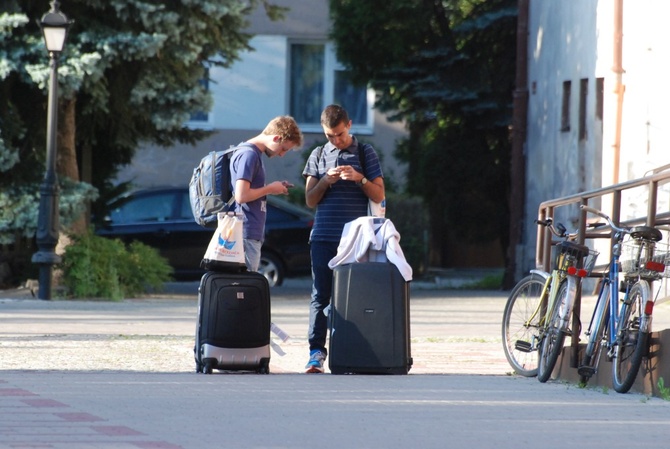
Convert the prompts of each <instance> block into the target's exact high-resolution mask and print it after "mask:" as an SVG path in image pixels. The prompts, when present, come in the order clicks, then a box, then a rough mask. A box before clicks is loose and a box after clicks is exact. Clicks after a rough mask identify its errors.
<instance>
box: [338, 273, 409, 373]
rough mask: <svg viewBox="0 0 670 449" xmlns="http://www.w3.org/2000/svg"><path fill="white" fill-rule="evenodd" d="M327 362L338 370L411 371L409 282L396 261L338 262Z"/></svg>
mask: <svg viewBox="0 0 670 449" xmlns="http://www.w3.org/2000/svg"><path fill="white" fill-rule="evenodd" d="M333 273H334V274H333V277H334V278H333V300H332V302H331V310H330V343H329V351H328V367H329V368H330V372H331V373H333V374H346V373H360V374H407V373H408V372H409V370H410V368H411V366H412V357H411V351H410V331H409V283H408V282H406V281H405V279H404V278H403V277H402V275H401V274H400V272H399V271H398V268H397V267H396V266H395V265H393V264H391V263H384V262H361V263H352V264H348V265H340V266H337V267H335V269H334V271H333Z"/></svg>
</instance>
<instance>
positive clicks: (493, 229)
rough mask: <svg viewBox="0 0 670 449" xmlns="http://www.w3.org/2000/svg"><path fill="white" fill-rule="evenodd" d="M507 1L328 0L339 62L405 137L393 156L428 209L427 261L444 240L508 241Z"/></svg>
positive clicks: (441, 258)
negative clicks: (401, 122)
mask: <svg viewBox="0 0 670 449" xmlns="http://www.w3.org/2000/svg"><path fill="white" fill-rule="evenodd" d="M515 4H516V2H515V1H512V0H414V1H407V0H384V1H383V2H382V1H380V0H368V1H365V2H361V1H356V0H330V7H331V16H332V19H333V29H332V33H331V34H332V37H333V39H334V40H335V42H336V44H337V56H338V59H339V60H341V61H343V62H344V63H345V65H346V66H347V67H348V69H349V70H350V71H351V74H352V77H353V78H354V79H355V80H356V81H358V82H360V83H367V84H369V85H370V86H372V87H373V88H374V89H375V91H376V92H377V104H376V106H377V107H378V108H380V109H381V110H383V111H387V112H390V113H391V115H392V117H394V118H396V119H400V120H404V121H405V123H406V124H407V126H408V129H409V131H410V135H409V138H408V139H407V140H406V141H405V142H403V143H401V144H400V145H399V147H398V150H397V153H396V155H397V156H398V157H399V158H400V159H402V160H404V161H406V162H407V163H408V166H409V170H408V190H409V192H410V193H413V194H416V195H419V196H421V197H423V198H424V200H425V202H426V204H427V205H428V209H429V211H430V215H431V239H432V242H433V245H432V246H433V247H434V248H437V251H436V252H435V253H434V254H433V255H432V259H433V260H432V262H433V263H437V264H441V263H443V262H445V263H448V262H449V256H448V255H447V254H446V253H447V247H448V244H449V242H450V241H455V240H467V241H471V242H482V241H493V240H495V239H497V238H498V239H500V241H501V243H502V245H505V244H506V241H507V238H508V236H507V234H508V232H507V229H508V224H507V217H508V210H507V204H508V198H507V194H508V190H509V189H508V185H509V154H510V150H511V146H510V141H509V135H508V134H509V131H508V129H509V126H510V124H511V117H512V91H513V88H514V63H515V36H516V34H515V33H516V8H515ZM451 261H452V263H453V262H454V259H453V258H452V259H451Z"/></svg>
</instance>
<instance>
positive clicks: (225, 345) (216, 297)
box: [194, 271, 270, 374]
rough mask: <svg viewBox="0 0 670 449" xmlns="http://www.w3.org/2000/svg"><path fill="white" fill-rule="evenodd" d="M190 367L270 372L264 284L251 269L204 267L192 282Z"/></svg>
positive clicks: (267, 300)
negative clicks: (194, 301) (194, 312)
mask: <svg viewBox="0 0 670 449" xmlns="http://www.w3.org/2000/svg"><path fill="white" fill-rule="evenodd" d="M194 352H195V368H196V372H199V373H200V372H202V373H205V374H210V373H211V372H212V370H214V369H217V370H247V371H256V372H258V373H263V374H267V373H269V372H270V286H269V284H268V281H267V279H266V278H265V277H264V276H263V275H261V274H260V273H256V272H245V273H219V272H213V271H208V272H207V273H205V274H204V276H203V277H202V279H201V281H200V287H199V288H198V320H197V326H196V333H195V349H194Z"/></svg>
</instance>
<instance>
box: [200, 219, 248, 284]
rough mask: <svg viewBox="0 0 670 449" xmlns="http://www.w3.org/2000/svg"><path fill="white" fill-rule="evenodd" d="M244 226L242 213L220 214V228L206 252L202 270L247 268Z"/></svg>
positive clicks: (217, 229) (217, 228)
mask: <svg viewBox="0 0 670 449" xmlns="http://www.w3.org/2000/svg"><path fill="white" fill-rule="evenodd" d="M243 225H244V215H243V214H242V213H233V212H219V213H218V226H217V227H216V231H215V232H214V235H212V240H210V242H209V246H208V247H207V251H205V257H204V258H203V259H202V263H201V266H202V268H204V269H206V270H214V271H221V270H224V271H226V270H230V269H234V270H235V269H236V270H239V269H241V268H243V267H244V268H246V264H245V261H244V231H243Z"/></svg>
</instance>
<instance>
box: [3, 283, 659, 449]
mask: <svg viewBox="0 0 670 449" xmlns="http://www.w3.org/2000/svg"><path fill="white" fill-rule="evenodd" d="M194 285H195V286H197V284H191V283H185V284H180V285H178V286H172V287H171V288H170V290H169V292H168V293H165V294H163V295H154V296H153V297H151V298H140V299H133V300H127V301H122V302H114V303H110V302H100V301H40V300H33V299H25V298H23V299H19V298H12V297H6V296H7V294H6V293H5V295H4V296H5V298H4V299H2V296H3V295H0V323H1V324H0V326H1V327H0V448H14V447H40V448H70V449H72V448H179V447H181V448H202V447H215V448H311V447H321V448H338V449H339V448H407V447H410V448H457V449H460V448H464V449H465V448H478V449H488V448H492V449H493V448H495V449H500V448H531V447H532V448H536V447H542V448H565V447H584V446H593V447H607V448H626V449H628V448H630V447H667V445H668V443H667V430H666V428H665V426H666V425H669V424H670V413H669V411H670V402H668V401H665V400H663V399H660V398H657V397H648V396H645V395H641V394H636V393H629V394H625V395H621V394H617V393H615V392H614V391H613V390H611V389H607V388H604V387H588V388H578V387H576V386H575V385H571V384H568V383H564V382H560V381H550V382H548V383H546V384H540V383H539V382H538V381H537V380H536V379H528V378H522V377H518V376H515V375H512V374H511V373H510V368H509V366H508V365H507V363H506V360H505V358H504V355H503V353H502V349H501V341H500V335H499V333H500V315H501V313H502V308H503V307H504V303H505V300H506V297H507V293H506V292H478V291H454V290H427V289H413V290H412V302H411V317H412V318H411V322H412V326H411V328H412V355H413V357H414V362H415V363H414V366H413V367H412V370H411V371H410V374H409V375H407V376H372V375H345V376H336V375H331V374H323V375H307V374H303V373H302V370H303V367H304V363H305V362H306V358H307V357H306V356H307V344H306V336H305V334H306V328H307V301H308V296H309V288H308V287H309V285H308V283H307V284H305V283H300V282H296V283H294V284H291V285H287V286H285V287H280V288H275V289H273V292H272V296H273V303H272V313H273V321H274V322H275V323H276V324H278V325H279V326H280V327H281V328H282V329H283V330H285V331H287V332H288V333H289V334H290V335H291V338H290V339H289V340H288V341H287V342H281V341H278V340H276V341H277V343H278V344H280V346H281V350H282V351H283V352H284V353H285V355H284V356H279V355H278V354H277V353H274V352H273V354H272V360H271V371H272V373H271V374H270V375H256V374H246V373H244V374H231V373H215V374H212V375H202V374H195V372H194V363H193V358H192V348H193V333H194V329H195V324H194V323H195V313H196V297H195V290H193V286H194ZM15 296H16V295H15Z"/></svg>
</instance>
